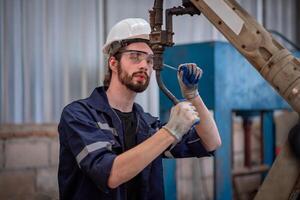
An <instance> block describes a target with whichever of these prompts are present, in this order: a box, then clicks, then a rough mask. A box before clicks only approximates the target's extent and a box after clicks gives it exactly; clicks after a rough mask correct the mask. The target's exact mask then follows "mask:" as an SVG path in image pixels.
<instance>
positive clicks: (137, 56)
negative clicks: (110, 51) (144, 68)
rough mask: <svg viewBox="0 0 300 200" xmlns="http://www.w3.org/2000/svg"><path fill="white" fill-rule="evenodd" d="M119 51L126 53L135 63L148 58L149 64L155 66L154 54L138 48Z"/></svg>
mask: <svg viewBox="0 0 300 200" xmlns="http://www.w3.org/2000/svg"><path fill="white" fill-rule="evenodd" d="M118 53H120V54H126V55H127V56H128V58H129V59H130V61H131V62H132V63H133V64H139V63H140V62H142V61H143V60H146V62H147V64H148V65H149V66H151V67H153V54H148V53H147V52H144V51H138V50H122V51H119V52H118Z"/></svg>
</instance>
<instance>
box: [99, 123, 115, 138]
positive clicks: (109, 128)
mask: <svg viewBox="0 0 300 200" xmlns="http://www.w3.org/2000/svg"><path fill="white" fill-rule="evenodd" d="M97 124H98V126H99V128H101V129H103V130H109V131H111V132H112V134H113V135H115V136H118V134H117V131H116V129H115V128H112V127H110V126H109V125H108V124H107V123H101V122H97Z"/></svg>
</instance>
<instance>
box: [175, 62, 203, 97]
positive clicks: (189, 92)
mask: <svg viewBox="0 0 300 200" xmlns="http://www.w3.org/2000/svg"><path fill="white" fill-rule="evenodd" d="M202 73H203V72H202V70H201V69H200V68H199V67H198V66H197V65H196V64H195V63H185V64H181V65H179V67H178V72H177V79H178V82H179V85H180V89H181V94H182V96H183V97H184V98H186V99H187V100H191V99H193V98H195V97H196V96H198V95H199V93H198V82H199V80H200V78H201V76H202Z"/></svg>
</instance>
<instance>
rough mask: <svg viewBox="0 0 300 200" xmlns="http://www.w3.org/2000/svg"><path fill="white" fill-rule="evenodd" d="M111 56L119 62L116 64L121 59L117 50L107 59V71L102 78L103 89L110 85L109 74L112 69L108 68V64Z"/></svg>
mask: <svg viewBox="0 0 300 200" xmlns="http://www.w3.org/2000/svg"><path fill="white" fill-rule="evenodd" d="M111 57H115V59H116V60H117V61H118V62H119V63H118V64H120V61H121V54H120V53H119V52H117V53H115V54H114V55H111V56H109V58H108V59H107V63H106V64H107V68H106V69H107V71H106V73H105V76H104V80H103V86H104V88H105V89H107V88H108V87H109V85H110V81H111V75H112V71H111V69H110V66H109V59H110V58H111Z"/></svg>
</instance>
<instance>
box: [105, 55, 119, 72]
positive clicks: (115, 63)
mask: <svg viewBox="0 0 300 200" xmlns="http://www.w3.org/2000/svg"><path fill="white" fill-rule="evenodd" d="M118 64H119V61H118V60H117V59H116V58H115V57H114V56H111V57H110V58H109V60H108V65H109V68H110V69H111V70H112V71H114V72H117V70H118V68H117V67H118Z"/></svg>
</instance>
